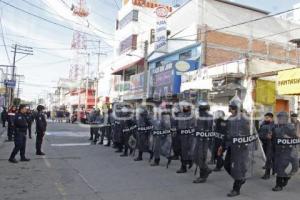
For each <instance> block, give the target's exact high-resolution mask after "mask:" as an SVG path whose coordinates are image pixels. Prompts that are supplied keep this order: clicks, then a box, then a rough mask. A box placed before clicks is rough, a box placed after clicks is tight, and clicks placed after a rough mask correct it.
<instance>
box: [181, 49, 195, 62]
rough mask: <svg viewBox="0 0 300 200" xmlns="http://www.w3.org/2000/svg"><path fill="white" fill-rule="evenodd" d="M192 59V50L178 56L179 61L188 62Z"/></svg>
mask: <svg viewBox="0 0 300 200" xmlns="http://www.w3.org/2000/svg"><path fill="white" fill-rule="evenodd" d="M191 57H192V50H189V51H186V52H183V53H181V54H179V60H188V59H190V58H191Z"/></svg>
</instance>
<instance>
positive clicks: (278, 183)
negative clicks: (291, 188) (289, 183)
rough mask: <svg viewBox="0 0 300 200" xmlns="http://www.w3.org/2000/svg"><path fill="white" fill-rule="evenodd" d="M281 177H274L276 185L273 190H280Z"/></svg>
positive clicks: (281, 187)
mask: <svg viewBox="0 0 300 200" xmlns="http://www.w3.org/2000/svg"><path fill="white" fill-rule="evenodd" d="M282 182H283V178H281V177H276V186H275V187H274V188H272V190H273V191H274V192H279V191H282V189H283V186H282Z"/></svg>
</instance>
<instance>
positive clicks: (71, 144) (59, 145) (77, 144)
mask: <svg viewBox="0 0 300 200" xmlns="http://www.w3.org/2000/svg"><path fill="white" fill-rule="evenodd" d="M89 145H91V143H66V144H51V146H52V147H74V146H89Z"/></svg>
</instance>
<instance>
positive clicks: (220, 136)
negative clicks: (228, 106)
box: [213, 110, 227, 172]
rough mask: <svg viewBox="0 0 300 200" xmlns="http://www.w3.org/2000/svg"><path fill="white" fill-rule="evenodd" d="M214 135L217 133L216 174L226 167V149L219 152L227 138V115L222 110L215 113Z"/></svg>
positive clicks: (215, 150) (215, 149) (215, 146)
mask: <svg viewBox="0 0 300 200" xmlns="http://www.w3.org/2000/svg"><path fill="white" fill-rule="evenodd" d="M214 115H215V116H214V133H215V144H214V150H213V154H214V159H215V161H216V167H215V168H214V169H213V171H215V172H219V171H221V169H222V168H223V166H224V158H223V154H224V149H222V151H220V152H219V151H218V150H219V149H220V147H222V146H223V142H224V138H226V125H227V124H226V123H227V122H226V120H225V119H224V118H225V113H224V111H222V110H218V111H216V112H215V113H214Z"/></svg>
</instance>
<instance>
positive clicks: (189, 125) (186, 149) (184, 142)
mask: <svg viewBox="0 0 300 200" xmlns="http://www.w3.org/2000/svg"><path fill="white" fill-rule="evenodd" d="M179 107H180V112H179V113H178V117H177V119H178V121H177V133H178V134H179V143H180V146H181V147H180V161H181V167H180V169H179V170H177V172H176V173H178V174H182V173H186V172H187V166H189V168H191V166H192V159H193V156H192V142H193V136H192V134H193V133H194V128H195V127H194V114H193V113H192V108H191V104H190V103H189V102H187V101H181V102H179Z"/></svg>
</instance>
